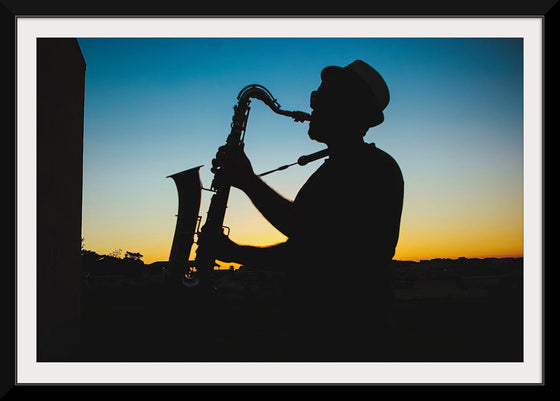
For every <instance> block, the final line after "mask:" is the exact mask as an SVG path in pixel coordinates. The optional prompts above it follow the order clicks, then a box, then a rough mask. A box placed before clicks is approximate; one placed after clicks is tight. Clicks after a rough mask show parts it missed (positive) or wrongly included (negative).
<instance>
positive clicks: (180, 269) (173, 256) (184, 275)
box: [168, 84, 311, 290]
mask: <svg viewBox="0 0 560 401" xmlns="http://www.w3.org/2000/svg"><path fill="white" fill-rule="evenodd" d="M253 98H254V99H258V100H260V101H262V102H264V103H265V104H266V105H267V106H268V107H269V108H270V109H271V110H272V111H273V112H275V113H276V114H280V115H283V116H288V117H291V118H293V119H294V120H295V121H296V122H304V121H309V120H311V116H310V115H309V114H308V113H305V112H302V111H287V110H282V109H281V108H280V105H279V104H278V102H277V101H276V99H274V97H273V96H272V94H271V93H270V92H269V91H268V90H267V89H266V88H265V87H263V86H261V85H256V84H253V85H248V86H246V87H245V88H243V89H242V90H241V91H240V92H239V94H238V95H237V104H236V105H235V106H234V107H233V110H234V114H233V118H232V123H231V132H230V134H229V135H228V137H227V139H226V144H225V145H224V146H222V147H221V148H220V150H219V153H225V154H227V153H228V151H231V150H234V149H237V148H240V147H242V146H243V142H244V139H245V130H246V128H247V121H248V118H249V111H250V104H251V99H253ZM200 167H201V166H199V167H195V168H192V169H189V170H185V171H183V172H181V173H177V174H173V175H171V176H169V177H171V178H173V180H174V181H175V184H176V186H177V190H178V193H179V213H178V215H177V224H176V227H175V235H174V239H173V244H172V248H171V253H170V257H169V265H168V270H169V272H168V277H170V278H171V280H172V281H174V282H177V281H176V280H177V279H180V280H181V282H182V284H183V285H185V286H187V287H194V286H198V287H202V288H205V289H207V290H209V289H210V288H211V275H212V272H213V271H214V268H215V267H216V257H215V255H214V252H213V249H212V244H207V243H204V244H200V245H199V246H198V249H197V252H196V258H195V260H194V261H189V260H188V257H189V254H190V250H191V247H192V245H193V241H194V234H202V233H204V236H205V237H206V238H217V236H218V235H220V234H221V233H223V231H224V226H223V224H224V218H225V213H226V208H227V203H228V198H229V193H230V189H231V186H230V185H229V184H228V183H226V182H223V181H222V180H220V178H219V177H218V176H217V175H216V174H215V175H214V178H213V180H212V185H211V187H210V189H209V190H210V191H212V192H213V195H212V198H211V200H210V205H209V208H208V213H207V216H206V221H205V223H204V225H203V227H202V229H201V230H200V231H198V226H199V225H200V222H201V217H200V216H198V210H199V207H200V197H201V190H202V186H201V184H200V177H199V169H200Z"/></svg>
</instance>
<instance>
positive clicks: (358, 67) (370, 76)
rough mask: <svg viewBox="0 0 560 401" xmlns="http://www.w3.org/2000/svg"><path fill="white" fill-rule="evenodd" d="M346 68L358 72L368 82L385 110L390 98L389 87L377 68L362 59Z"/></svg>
mask: <svg viewBox="0 0 560 401" xmlns="http://www.w3.org/2000/svg"><path fill="white" fill-rule="evenodd" d="M344 69H346V70H348V71H351V72H352V73H354V74H356V75H357V76H359V77H360V78H361V79H362V80H363V81H364V82H365V83H366V84H367V86H368V87H369V88H370V89H371V91H372V92H373V95H374V97H375V99H376V100H377V105H378V106H379V108H380V109H381V110H384V109H385V108H386V107H387V105H388V104H389V98H390V96H389V88H388V87H387V83H386V82H385V80H384V79H383V77H382V76H381V74H379V72H377V70H375V69H374V68H373V67H372V66H370V65H369V64H367V63H365V62H364V61H362V60H356V61H354V62H352V63H350V64H348V65H347V66H346V67H344Z"/></svg>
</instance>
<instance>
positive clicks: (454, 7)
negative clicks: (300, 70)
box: [0, 0, 558, 398]
mask: <svg viewBox="0 0 560 401" xmlns="http://www.w3.org/2000/svg"><path fill="white" fill-rule="evenodd" d="M0 3H1V4H0V10H1V11H2V12H1V21H2V23H1V24H0V26H2V30H3V32H2V33H3V35H2V39H3V42H4V43H3V47H2V48H3V50H4V51H3V53H4V54H7V55H8V57H7V58H6V59H5V60H8V58H9V59H10V60H11V61H12V62H5V65H7V66H8V67H9V68H8V71H7V72H6V73H5V74H4V76H3V78H4V79H3V81H4V82H5V86H3V87H5V88H7V90H3V91H2V96H4V98H5V99H4V100H5V102H4V103H3V104H6V105H9V107H8V108H4V115H5V118H4V124H3V125H4V126H5V127H6V131H8V132H9V133H10V134H8V135H7V136H9V138H10V148H11V149H12V150H15V147H16V134H15V98H16V85H15V79H14V76H15V70H16V65H15V50H16V49H15V47H16V46H15V36H16V33H15V32H16V31H15V24H16V20H17V18H18V17H23V16H41V17H55V16H121V17H123V16H216V15H220V16H230V17H233V16H253V17H258V16H269V15H272V16H372V17H373V16H375V17H384V16H414V17H428V16H437V17H449V16H469V17H471V16H473V17H477V16H478V17H480V16H493V17H512V16H537V17H542V18H543V21H544V25H543V26H544V32H543V38H544V41H543V47H544V52H543V56H544V60H543V61H544V63H543V66H544V77H545V84H544V85H545V88H544V91H543V92H544V95H543V96H544V99H543V100H544V110H545V113H544V122H545V129H544V132H545V134H544V135H543V172H544V171H546V167H548V165H549V163H550V160H551V154H550V151H551V150H552V147H551V146H550V140H549V139H548V138H547V135H546V132H554V131H555V128H556V122H555V121H554V120H553V119H552V118H551V117H550V116H551V114H552V113H551V112H550V111H551V110H550V107H551V105H552V104H553V103H554V97H553V96H554V95H555V89H556V88H557V86H558V82H557V81H558V78H557V76H556V74H554V72H555V71H556V70H557V68H558V66H557V63H558V62H557V61H555V57H554V53H555V44H556V43H555V41H554V39H553V38H554V33H555V29H556V25H557V23H558V17H557V15H558V6H557V0H548V1H544V0H535V1H531V2H524V1H519V0H517V1H488V0H485V1H482V0H477V1H470V2H468V3H457V2H445V1H425V2H415V1H412V0H406V1H403V0H400V1H397V2H388V3H384V4H378V3H374V2H368V3H365V2H353V3H348V2H345V3H344V5H340V4H336V5H335V4H334V3H333V4H332V5H329V4H323V5H322V9H321V10H318V9H317V7H316V6H315V5H313V4H299V3H295V2H294V3H292V2H282V3H281V4H278V3H272V4H261V5H258V6H255V5H251V4H241V5H240V4H236V3H230V5H229V6H228V5H223V6H220V7H219V8H217V7H215V6H214V5H211V4H206V5H205V4H198V5H192V4H190V3H188V2H177V1H159V2H157V3H149V4H147V3H138V2H132V1H119V2H114V1H112V2H111V1H96V2H88V1H83V2H73V1H64V0H58V1H49V2H42V1H39V0H1V1H0ZM8 82H10V83H9V84H8ZM547 145H549V146H547ZM14 153H15V152H14ZM14 153H12V154H14ZM11 166H12V168H13V170H12V169H10V170H12V171H14V173H13V175H12V177H14V180H13V184H12V188H14V189H15V188H16V179H15V177H16V176H17V171H15V163H13V164H12V165H11ZM543 177H544V175H543ZM549 177H550V174H549V175H546V178H549ZM543 180H544V182H543V211H544V213H546V205H545V203H546V202H545V199H546V195H547V193H546V185H545V184H546V179H545V178H543ZM11 202H12V203H11V205H10V206H11V209H12V210H13V211H15V210H16V208H17V198H16V193H15V191H14V196H13V197H11ZM547 220H550V216H549V218H548V219H547ZM544 222H545V219H544V215H543V238H546V234H547V232H548V230H549V229H550V224H549V225H547V226H546V227H544ZM10 231H11V233H10V234H11V235H10V238H14V243H13V244H14V245H13V246H11V249H12V250H13V252H14V256H15V235H14V234H15V233H16V232H17V220H16V214H15V213H14V218H13V220H12V221H11V224H10ZM545 242H546V241H545ZM545 242H543V256H544V258H545V259H544V260H543V277H544V275H546V277H547V278H546V279H543V280H544V281H543V288H544V289H545V291H544V294H549V293H550V290H549V285H550V281H551V280H550V278H549V277H550V269H549V270H545V269H544V266H545V264H546V263H545V260H546V256H547V254H546V247H545ZM14 260H15V258H14ZM9 267H10V268H6V269H3V270H2V272H3V275H2V279H1V280H0V282H1V283H2V286H3V288H2V291H1V292H0V293H1V294H2V302H0V305H1V307H2V317H3V322H4V323H5V325H6V326H8V327H11V328H13V330H4V332H5V333H6V334H7V338H3V341H2V355H7V356H8V357H7V358H5V357H2V358H0V360H1V362H0V363H1V365H2V371H1V377H0V397H12V398H14V397H21V396H24V395H25V394H26V393H27V390H29V389H30V387H35V388H36V386H19V385H18V384H17V383H16V371H15V368H16V366H17V360H16V352H15V346H14V344H15V341H16V334H15V323H16V312H15V311H16V309H17V305H16V303H15V299H16V298H15V269H16V267H17V260H15V263H14V264H13V265H12V266H9ZM544 294H543V302H545V301H546V295H544ZM543 321H544V316H543ZM545 327H546V323H545V326H543V333H544V332H545V330H544V329H545ZM543 340H544V338H543ZM543 343H544V342H543ZM543 359H544V354H543ZM543 372H545V376H544V380H543V383H541V385H543V386H544V385H546V384H549V383H548V382H547V380H546V378H547V377H548V372H549V369H546V367H545V366H543ZM520 385H523V383H520ZM46 387H47V388H49V389H53V388H55V387H57V386H46ZM97 387H98V388H99V387H100V386H97Z"/></svg>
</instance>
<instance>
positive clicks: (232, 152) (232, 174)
mask: <svg viewBox="0 0 560 401" xmlns="http://www.w3.org/2000/svg"><path fill="white" fill-rule="evenodd" d="M211 171H212V172H213V173H214V174H216V177H218V178H219V179H220V180H225V181H226V182H227V183H229V184H230V185H232V186H234V187H236V188H239V189H241V190H242V191H245V190H246V189H247V187H248V186H249V185H250V184H251V182H252V181H254V179H255V178H256V175H255V172H254V171H253V167H252V166H251V162H250V161H249V158H248V157H247V155H246V154H245V152H244V151H243V145H241V147H240V148H229V149H228V147H227V146H222V147H220V148H219V149H218V153H217V154H216V158H215V159H214V160H212V170H211Z"/></svg>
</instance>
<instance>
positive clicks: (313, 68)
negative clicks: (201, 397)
mask: <svg viewBox="0 0 560 401" xmlns="http://www.w3.org/2000/svg"><path fill="white" fill-rule="evenodd" d="M79 43H80V47H81V49H82V53H83V55H84V58H85V60H86V63H87V69H86V99H85V121H84V124H85V125H84V182H83V188H84V198H83V237H84V238H85V247H86V248H87V249H90V250H94V251H96V252H98V253H109V252H111V251H113V250H115V249H122V251H123V253H124V252H125V251H131V252H140V253H142V254H143V255H144V261H145V262H147V263H150V262H153V261H156V260H165V259H167V257H168V256H169V250H170V247H171V241H172V238H173V233H174V228H175V214H176V213H177V193H176V189H175V186H174V183H173V181H172V180H171V179H169V178H166V176H168V175H170V174H173V173H176V172H179V171H182V170H185V169H188V168H191V167H195V166H198V165H205V167H204V168H202V169H201V178H202V181H203V184H204V185H206V186H209V185H210V181H211V174H210V171H209V167H208V166H209V164H210V161H211V160H212V158H213V157H214V154H215V152H216V150H217V148H218V147H219V146H221V145H223V144H224V142H225V139H226V136H227V135H228V134H229V129H230V128H229V127H230V122H231V117H232V113H233V106H234V104H235V102H236V96H237V94H238V92H239V91H240V90H241V89H242V88H243V87H244V86H246V85H248V84H252V83H258V84H261V85H263V86H265V87H266V88H267V89H269V90H270V91H271V92H272V94H273V95H274V96H275V97H276V98H277V99H278V102H279V103H280V104H281V106H282V107H283V108H285V109H289V110H303V111H310V109H309V94H310V92H311V91H312V90H314V89H316V88H317V87H318V85H319V84H320V72H321V70H322V68H324V67H325V66H327V65H339V66H344V65H347V64H349V63H351V62H352V61H354V60H356V59H362V60H364V61H366V62H368V63H369V64H371V65H372V66H373V67H375V68H376V69H377V70H378V71H379V72H380V73H381V74H382V75H383V77H384V78H385V80H386V81H387V83H388V86H389V89H390V92H391V101H390V103H389V106H388V107H387V109H386V111H385V122H384V123H383V124H382V125H380V126H379V127H375V128H373V129H370V131H369V132H368V134H367V135H366V138H365V139H366V140H367V141H368V142H375V143H376V145H377V146H378V147H380V148H382V149H384V150H385V151H387V152H388V153H390V154H391V155H392V156H393V157H394V158H395V159H396V160H397V162H398V163H399V164H400V166H401V169H402V171H403V175H404V178H405V202H404V209H403V218H402V226H401V236H400V241H399V245H398V247H397V254H396V256H395V257H396V258H397V259H408V260H419V259H427V258H434V257H453V258H455V257H459V256H467V257H485V256H521V255H522V254H523V242H522V241H523V204H522V200H523V181H522V178H523V164H522V158H523V42H522V39H514V38H512V39H500V38H495V39H470V38H458V39H438V38H433V39H431V38H430V39H416V38H415V39H393V38H383V39H370V38H357V39H330V38H317V39H313V38H305V39H303V38H302V39H281V38H267V39H253V38H247V39H235V38H225V39H202V38H192V39H86V38H81V39H79ZM306 131H307V124H297V123H294V122H293V121H292V120H291V119H289V118H286V117H282V116H279V115H276V114H274V113H272V112H271V111H270V109H268V108H267V107H266V106H265V105H263V104H262V103H260V102H259V101H254V102H253V107H252V110H251V115H250V118H249V123H248V128H247V134H246V148H245V149H246V152H247V154H248V156H249V158H250V159H251V160H252V162H253V167H254V169H255V171H256V172H263V171H266V170H269V169H272V168H274V167H277V166H279V165H282V164H286V163H289V162H293V161H295V160H297V158H298V157H299V156H300V155H303V154H307V153H311V152H314V151H317V150H320V149H322V148H323V145H321V144H319V143H316V142H313V141H311V140H310V139H309V138H308V137H307V133H306ZM319 163H320V162H315V163H313V164H311V165H308V166H306V167H299V166H294V167H292V168H291V169H288V170H286V171H284V172H279V173H276V174H273V175H270V176H267V177H266V181H267V182H268V183H269V184H270V185H271V186H273V187H274V188H275V189H277V190H278V191H279V192H280V193H282V194H283V195H285V196H286V197H288V198H293V197H294V196H295V194H296V193H297V190H298V189H299V187H300V186H301V185H302V184H303V183H304V182H305V180H306V179H307V177H309V175H310V174H311V173H312V172H313V171H314V169H315V168H317V167H318V165H319ZM348 190H349V195H350V196H351V193H352V188H348ZM207 194H208V193H203V207H202V210H201V214H205V207H206V205H207V201H208V200H209V195H207ZM206 197H208V198H206ZM349 218H352V216H351V212H350V211H349ZM226 224H227V225H229V226H230V227H231V237H232V239H234V240H236V241H238V242H242V243H247V244H257V245H266V244H270V243H274V242H277V241H281V240H283V239H284V237H283V236H282V235H281V234H280V233H278V232H277V231H276V230H275V229H274V228H273V227H271V226H269V225H268V223H266V221H265V220H264V219H263V218H262V217H261V216H260V215H259V214H258V212H256V211H255V210H254V208H253V207H252V205H251V203H250V201H249V200H248V199H247V198H246V197H245V196H244V195H243V194H242V193H240V192H239V191H237V190H233V191H232V194H231V198H230V203H229V208H228V212H227V215H226Z"/></svg>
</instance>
